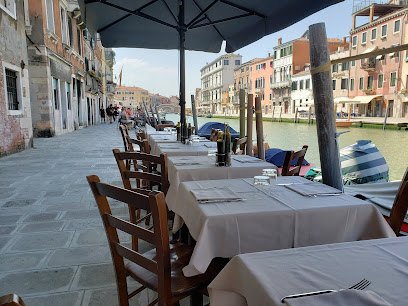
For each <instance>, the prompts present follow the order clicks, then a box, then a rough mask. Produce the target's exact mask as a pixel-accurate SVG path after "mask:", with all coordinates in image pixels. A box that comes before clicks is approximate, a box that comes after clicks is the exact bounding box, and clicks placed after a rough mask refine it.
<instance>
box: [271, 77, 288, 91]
mask: <svg viewBox="0 0 408 306" xmlns="http://www.w3.org/2000/svg"><path fill="white" fill-rule="evenodd" d="M291 85H292V79H290V78H289V79H287V80H285V81H280V82H274V83H271V86H270V88H271V89H275V88H285V87H291Z"/></svg>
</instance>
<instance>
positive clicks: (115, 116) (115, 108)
mask: <svg viewBox="0 0 408 306" xmlns="http://www.w3.org/2000/svg"><path fill="white" fill-rule="evenodd" d="M118 116H119V109H118V107H117V106H115V107H113V121H116V118H117V117H118Z"/></svg>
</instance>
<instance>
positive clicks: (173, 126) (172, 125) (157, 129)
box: [155, 124, 177, 131]
mask: <svg viewBox="0 0 408 306" xmlns="http://www.w3.org/2000/svg"><path fill="white" fill-rule="evenodd" d="M166 127H171V128H176V127H177V126H175V125H174V124H157V125H156V126H155V128H156V131H163V129H164V128H166Z"/></svg>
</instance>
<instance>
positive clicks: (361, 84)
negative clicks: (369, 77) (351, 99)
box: [358, 77, 364, 90]
mask: <svg viewBox="0 0 408 306" xmlns="http://www.w3.org/2000/svg"><path fill="white" fill-rule="evenodd" d="M358 89H360V90H363V89H364V77H361V78H360V83H359V85H358Z"/></svg>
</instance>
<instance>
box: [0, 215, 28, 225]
mask: <svg viewBox="0 0 408 306" xmlns="http://www.w3.org/2000/svg"><path fill="white" fill-rule="evenodd" d="M21 217H23V215H3V214H2V215H0V224H1V225H6V224H15V223H16V222H17V221H18V220H20V219H21Z"/></svg>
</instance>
